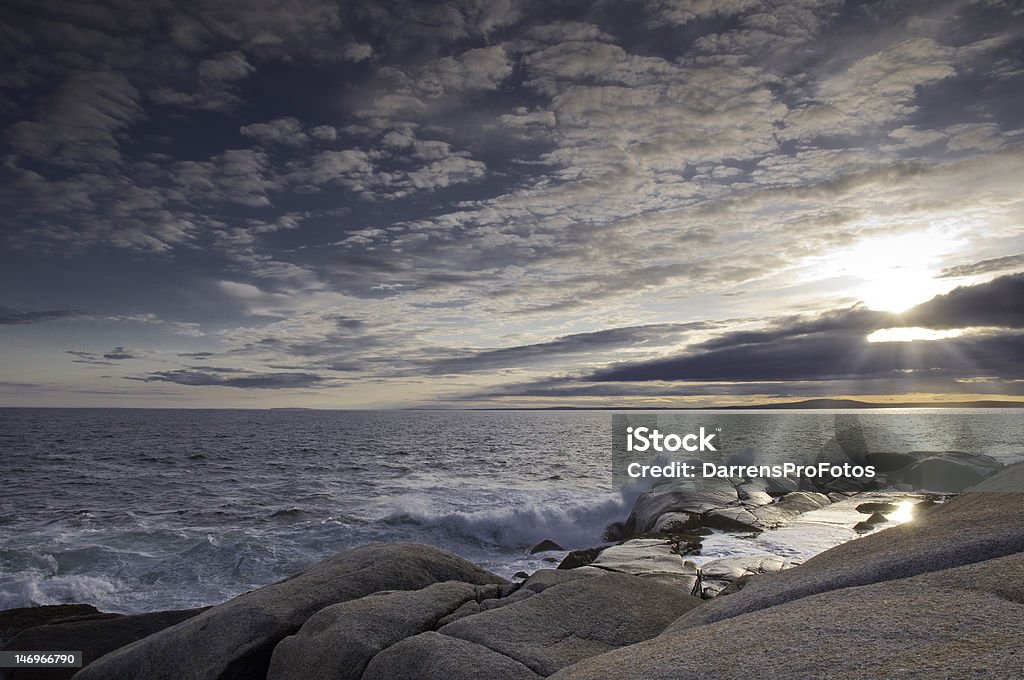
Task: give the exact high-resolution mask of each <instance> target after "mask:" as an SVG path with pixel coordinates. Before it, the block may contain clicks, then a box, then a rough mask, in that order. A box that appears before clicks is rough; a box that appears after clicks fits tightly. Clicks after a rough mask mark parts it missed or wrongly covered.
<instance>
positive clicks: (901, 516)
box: [885, 501, 914, 524]
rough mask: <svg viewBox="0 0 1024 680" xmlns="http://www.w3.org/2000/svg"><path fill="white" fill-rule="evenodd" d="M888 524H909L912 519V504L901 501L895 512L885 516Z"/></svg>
mask: <svg viewBox="0 0 1024 680" xmlns="http://www.w3.org/2000/svg"><path fill="white" fill-rule="evenodd" d="M885 517H886V518H887V519H888V520H889V521H890V522H897V523H900V524H902V523H903V522H909V521H910V520H912V519H914V504H913V503H911V502H910V501H901V502H900V504H899V508H897V509H896V511H895V512H890V513H889V514H887V515H886V516H885Z"/></svg>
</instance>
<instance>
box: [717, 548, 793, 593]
mask: <svg viewBox="0 0 1024 680" xmlns="http://www.w3.org/2000/svg"><path fill="white" fill-rule="evenodd" d="M786 566H787V565H786V560H784V559H783V558H781V557H779V556H778V555H749V556H743V557H726V558H723V559H720V560H712V561H711V562H705V563H704V565H703V566H701V568H700V583H701V596H702V597H704V598H705V599H707V598H712V597H715V596H716V595H719V594H720V593H721V592H722V591H723V590H725V589H726V588H727V587H729V586H730V585H731V584H733V583H735V582H736V581H738V580H740V579H741V578H743V577H745V576H753V575H755V574H767V573H771V572H775V571H780V570H782V569H785V568H786Z"/></svg>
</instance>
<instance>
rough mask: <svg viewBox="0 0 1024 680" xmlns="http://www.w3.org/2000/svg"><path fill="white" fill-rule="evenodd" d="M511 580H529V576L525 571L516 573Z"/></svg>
mask: <svg viewBox="0 0 1024 680" xmlns="http://www.w3.org/2000/svg"><path fill="white" fill-rule="evenodd" d="M512 578H530V575H529V574H527V573H526V572H525V571H517V572H516V573H515V574H513V575H512Z"/></svg>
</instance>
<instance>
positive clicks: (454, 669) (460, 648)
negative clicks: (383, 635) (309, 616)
mask: <svg viewBox="0 0 1024 680" xmlns="http://www.w3.org/2000/svg"><path fill="white" fill-rule="evenodd" d="M425 678H443V679H444V680H480V678H487V680H540V678H541V676H539V675H537V674H536V673H534V672H533V671H531V670H530V669H529V668H527V667H526V666H524V665H523V664H521V663H519V662H518V661H516V660H515V659H511V658H509V657H507V656H505V655H504V654H499V653H498V652H495V651H492V650H490V649H488V648H487V647H484V646H482V645H478V644H474V643H472V642H468V641H466V640H460V639H458V638H454V637H449V636H447V635H441V634H440V633H435V632H433V631H429V632H426V633H420V634H419V635H416V636H414V637H411V638H406V639H405V640H402V641H401V642H399V643H398V644H396V645H393V646H391V647H388V648H387V649H385V650H384V651H383V652H381V653H380V654H378V655H377V656H375V657H373V660H372V661H371V662H370V664H369V665H368V666H367V667H366V672H365V673H363V678H362V680H424V679H425Z"/></svg>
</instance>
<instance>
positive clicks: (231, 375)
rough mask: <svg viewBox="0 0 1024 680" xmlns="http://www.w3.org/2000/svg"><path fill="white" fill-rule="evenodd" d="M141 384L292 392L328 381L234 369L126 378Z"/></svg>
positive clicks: (306, 375) (311, 376) (305, 375)
mask: <svg viewBox="0 0 1024 680" xmlns="http://www.w3.org/2000/svg"><path fill="white" fill-rule="evenodd" d="M129 379H131V380H141V381H142V382H170V383H176V384H178V385H189V386H192V387H236V388H239V389H294V388H305V387H318V386H321V385H323V384H324V383H326V382H328V381H329V378H327V377H325V376H322V375H317V374H314V373H297V372H288V373H286V372H278V373H242V372H241V371H239V370H238V369H217V368H208V367H204V368H202V369H176V370H172V371H157V372H154V373H150V374H148V375H146V376H145V377H142V378H138V377H130V376H129Z"/></svg>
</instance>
